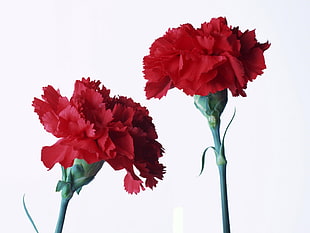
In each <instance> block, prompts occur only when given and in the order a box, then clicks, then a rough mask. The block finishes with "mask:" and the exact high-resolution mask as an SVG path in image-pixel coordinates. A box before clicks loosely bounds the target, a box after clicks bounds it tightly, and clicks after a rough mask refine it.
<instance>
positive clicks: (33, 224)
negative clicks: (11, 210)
mask: <svg viewBox="0 0 310 233" xmlns="http://www.w3.org/2000/svg"><path fill="white" fill-rule="evenodd" d="M23 206H24V210H25V212H26V215H27V217H28V219H29V221H30V222H31V224H32V226H33V228H34V230H35V231H36V232H37V233H39V231H38V229H37V227H36V225H35V223H34V221H33V220H32V218H31V216H30V214H29V211H28V209H27V206H26V203H25V194H24V196H23Z"/></svg>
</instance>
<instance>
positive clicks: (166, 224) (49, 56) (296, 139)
mask: <svg viewBox="0 0 310 233" xmlns="http://www.w3.org/2000/svg"><path fill="white" fill-rule="evenodd" d="M309 11H310V2H309V1H307V0H294V1H293V0H287V1H280V0H279V1H277V0H274V1H273V0H257V1H255V0H234V1H232V0H222V1H210V0H191V1H182V0H157V1H148V0H144V1H142V0H140V1H139V0H130V1H125V0H113V1H111V0H109V1H108V0H87V1H86V0H71V1H69V0H28V1H23V0H12V1H5V0H1V1H0V77H1V82H0V85H1V91H0V107H1V115H0V117H1V118H0V124H1V127H0V129H1V131H0V133H1V141H0V143H1V144H0V146H1V147H0V148H1V164H0V178H1V183H0V185H1V189H0V190H1V192H0V229H1V230H0V231H1V232H6V233H7V232H25V233H28V232H29V233H32V232H34V230H33V228H32V226H31V224H30V222H29V220H28V219H27V217H26V215H25V212H24V210H23V206H22V196H23V194H26V203H27V205H28V208H29V211H30V212H31V214H32V216H33V218H34V220H35V222H36V224H37V226H38V228H39V231H40V233H49V232H53V231H54V227H55V224H56V219H57V216H58V211H59V203H60V194H59V193H56V192H55V186H56V184H57V181H58V180H59V179H60V177H61V170H60V167H59V166H55V167H54V168H53V169H52V170H50V171H47V169H46V168H45V167H44V166H43V164H42V162H41V161H40V150H41V147H42V146H44V145H51V144H53V143H54V142H55V141H56V138H54V137H53V136H52V135H50V134H48V133H46V132H45V131H44V129H43V127H42V125H41V124H40V123H39V120H38V117H37V115H36V114H35V113H34V112H33V108H32V106H31V102H32V100H33V98H34V97H40V95H41V94H42V87H43V86H46V85H53V86H54V87H55V88H59V89H60V91H61V93H62V94H63V95H65V96H68V97H70V96H71V94H72V90H73V84H74V82H75V80H77V79H81V78H82V77H91V78H92V79H95V80H101V81H102V82H103V84H104V85H105V86H106V87H107V88H109V89H111V92H112V94H113V95H125V96H128V97H132V98H133V99H134V100H135V101H137V102H140V103H141V104H142V105H144V106H146V107H147V108H148V109H149V111H150V114H151V116H152V117H153V121H154V124H155V125H156V129H157V132H158V135H159V139H158V140H159V141H160V142H161V143H162V144H163V146H164V147H165V155H164V157H163V158H162V159H161V162H162V163H164V164H165V165H166V167H167V173H166V175H165V177H164V180H163V181H161V182H159V184H158V186H157V187H156V188H155V189H154V190H153V191H152V190H147V191H144V192H141V193H139V194H138V195H129V194H127V193H126V192H125V191H124V188H123V177H124V175H125V172H124V171H117V172H116V171H114V170H113V169H112V168H111V167H109V165H108V164H105V165H104V167H103V169H102V170H101V171H100V173H99V174H98V175H97V177H96V178H95V180H94V181H93V182H92V183H91V184H89V185H88V186H86V187H84V188H83V190H82V192H81V193H80V195H79V196H77V195H76V196H74V197H73V199H72V201H71V202H70V205H69V209H68V212H67V218H66V222H65V226H64V231H63V232H64V233H79V232H92V233H97V232H98V233H99V232H100V233H101V232H102V233H159V232H160V233H173V213H174V210H175V209H176V208H177V209H181V210H182V212H183V216H182V218H183V226H184V228H183V232H184V233H220V232H221V212H220V200H219V180H218V173H217V168H216V164H215V160H214V155H213V154H212V153H211V151H210V152H208V154H207V161H206V170H205V172H204V173H203V174H202V175H201V176H198V174H199V171H200V166H201V164H200V163H201V155H202V151H203V150H204V149H205V148H206V147H207V146H210V145H212V137H211V133H210V131H209V129H208V125H207V122H206V120H205V119H204V118H203V116H202V115H201V114H200V112H199V111H198V110H196V109H195V107H194V105H193V99H192V98H191V97H189V96H186V95H185V94H183V93H182V92H181V91H179V90H171V91H169V93H168V95H167V96H166V97H165V98H162V99H161V100H160V101H158V100H146V98H145V95H144V90H143V89H144V85H145V80H144V78H143V74H142V59H143V57H144V56H145V55H147V54H148V51H149V47H150V45H151V43H152V42H153V41H154V40H155V39H156V38H158V37H160V36H162V35H163V34H164V33H165V32H166V31H167V29H168V28H171V27H178V26H179V25H180V24H183V23H191V24H193V25H194V26H195V27H199V26H200V24H201V23H203V22H205V21H209V20H210V19H211V18H213V17H219V16H225V17H227V20H228V24H229V25H233V26H240V29H241V30H242V31H244V30H246V29H250V30H251V29H256V34H257V39H258V40H259V41H260V42H265V41H267V40H269V41H270V42H271V47H270V49H268V50H267V51H266V52H265V58H266V64H267V69H266V70H265V73H264V74H263V75H262V76H260V77H258V78H257V79H256V80H255V81H254V82H252V83H249V85H248V88H247V90H246V92H247V95H248V97H246V98H242V97H237V98H235V97H231V96H229V103H228V105H227V107H226V109H225V112H224V114H223V117H222V121H223V126H222V127H223V129H224V127H225V125H227V123H228V122H229V119H230V118H231V116H232V114H233V111H234V108H236V110H237V113H236V118H235V120H234V122H233V124H232V126H231V128H230V129H229V131H228V133H227V138H226V154H227V159H228V174H227V175H228V189H229V206H230V218H231V231H232V233H249V232H251V233H308V232H309V231H310V221H309V213H308V212H309V208H310V202H309V196H310V188H309V185H310V180H309V177H310V176H309V175H310V174H309V162H310V158H309V152H310V151H309V130H310V127H309V117H310V111H309V102H308V101H309V84H310V82H309V67H310V63H309V54H310V47H309V44H310V43H309V41H310V31H309V29H310V28H309V19H308V14H309ZM183 232H182V233H183Z"/></svg>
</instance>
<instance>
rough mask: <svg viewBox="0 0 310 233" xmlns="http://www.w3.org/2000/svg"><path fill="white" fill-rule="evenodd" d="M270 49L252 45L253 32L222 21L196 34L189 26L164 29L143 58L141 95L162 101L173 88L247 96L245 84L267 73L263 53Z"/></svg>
mask: <svg viewBox="0 0 310 233" xmlns="http://www.w3.org/2000/svg"><path fill="white" fill-rule="evenodd" d="M269 46H270V44H269V43H268V42H266V43H263V44H261V43H258V42H257V40H256V38H255V31H254V30H253V31H248V30H247V31H245V32H241V31H240V30H239V29H238V27H234V28H232V27H228V26H227V22H226V19H225V18H223V17H219V18H214V19H212V20H211V21H210V22H209V23H203V24H202V25H201V27H200V28H198V29H195V28H194V27H193V26H192V25H191V24H183V25H181V26H180V27H178V28H173V29H169V30H168V31H167V32H166V34H165V35H164V36H162V37H160V38H158V39H156V40H155V41H154V43H153V44H152V45H151V47H150V54H149V55H147V56H145V57H144V59H143V63H144V77H145V79H147V83H146V87H145V91H146V96H147V98H148V99H149V98H153V97H154V98H161V97H163V96H165V95H166V94H167V92H168V90H169V89H171V88H174V87H177V88H179V89H181V90H183V91H184V92H185V93H186V94H187V95H201V96H205V95H208V94H210V93H216V92H218V91H222V90H224V89H229V90H230V91H231V92H232V94H233V96H238V95H241V96H246V94H245V92H244V89H246V87H247V82H248V81H252V80H254V79H255V78H256V77H257V75H260V74H262V73H263V71H262V70H263V69H265V68H266V66H265V60H264V56H263V52H264V51H265V50H266V49H268V48H269Z"/></svg>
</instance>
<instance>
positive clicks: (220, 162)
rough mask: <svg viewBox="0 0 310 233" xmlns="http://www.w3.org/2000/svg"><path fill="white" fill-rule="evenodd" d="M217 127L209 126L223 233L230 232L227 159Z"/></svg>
mask: <svg viewBox="0 0 310 233" xmlns="http://www.w3.org/2000/svg"><path fill="white" fill-rule="evenodd" d="M219 125H220V122H219V123H218V127H215V128H211V127H210V129H211V131H212V135H213V140H214V145H215V154H216V164H217V167H218V171H219V175H220V188H221V206H222V224H223V233H230V223H229V211H228V198H227V181H226V166H227V160H226V157H225V151H224V145H223V144H222V142H221V139H220V133H219V128H220V127H219Z"/></svg>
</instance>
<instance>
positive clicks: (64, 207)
mask: <svg viewBox="0 0 310 233" xmlns="http://www.w3.org/2000/svg"><path fill="white" fill-rule="evenodd" d="M70 199H71V197H70V198H64V197H62V198H61V204H60V211H59V216H58V221H57V225H56V229H55V233H61V232H62V228H63V225H64V222H65V216H66V212H67V207H68V204H69V201H70Z"/></svg>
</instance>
